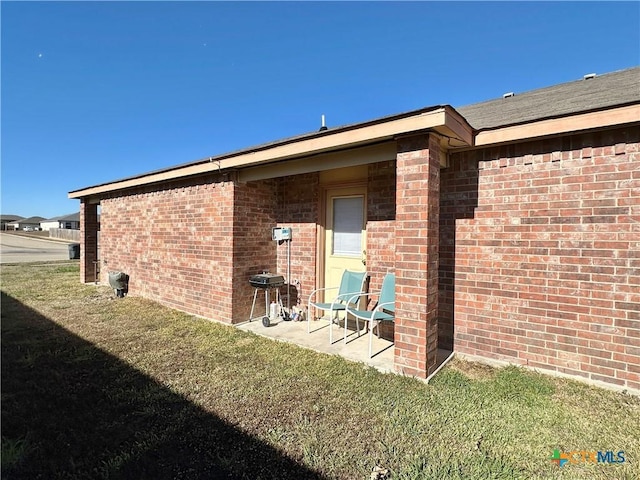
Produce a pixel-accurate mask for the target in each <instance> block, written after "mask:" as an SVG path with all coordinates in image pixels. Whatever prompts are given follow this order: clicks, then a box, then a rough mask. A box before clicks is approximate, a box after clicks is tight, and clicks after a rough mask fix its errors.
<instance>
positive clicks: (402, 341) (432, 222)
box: [394, 135, 440, 378]
mask: <svg viewBox="0 0 640 480" xmlns="http://www.w3.org/2000/svg"><path fill="white" fill-rule="evenodd" d="M396 175H397V176H396V181H397V185H398V187H397V191H396V245H395V248H396V322H395V354H394V356H395V362H394V364H395V368H396V369H397V370H398V371H400V372H403V373H406V374H408V375H415V376H418V377H422V378H425V377H426V376H427V375H428V374H429V373H430V372H432V371H433V370H434V369H435V367H436V357H437V347H438V323H437V322H438V248H439V234H438V231H439V210H440V193H439V192H440V144H439V139H438V137H437V136H434V135H420V136H415V137H408V138H401V139H398V154H397V168H396Z"/></svg>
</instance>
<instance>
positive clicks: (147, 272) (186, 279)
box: [101, 181, 246, 322]
mask: <svg viewBox="0 0 640 480" xmlns="http://www.w3.org/2000/svg"><path fill="white" fill-rule="evenodd" d="M234 190H235V186H234V184H233V182H232V181H216V182H211V183H207V182H204V181H202V182H193V181H192V182H189V183H187V182H184V183H182V184H180V183H176V184H173V185H168V186H166V187H163V188H161V189H157V190H153V189H152V188H146V189H140V190H138V191H135V192H132V193H130V194H127V195H123V196H119V197H113V198H107V199H103V200H102V202H101V207H102V208H101V227H102V231H101V257H102V261H103V264H102V268H101V276H102V278H101V280H102V281H103V282H107V281H108V271H124V272H125V273H127V274H129V275H130V284H129V293H130V294H131V295H139V296H143V297H146V298H149V299H151V300H155V301H158V302H160V303H163V304H165V305H168V306H170V307H173V308H177V309H179V310H183V311H186V312H190V313H194V314H197V315H202V316H204V317H207V318H213V319H218V320H222V321H225V322H230V321H231V319H232V318H233V304H232V298H233V297H232V287H233V285H232V282H231V281H230V279H231V278H232V277H233V252H234V245H233V241H232V232H233V231H234V221H233V220H234V208H233V200H234ZM245 281H246V279H245Z"/></svg>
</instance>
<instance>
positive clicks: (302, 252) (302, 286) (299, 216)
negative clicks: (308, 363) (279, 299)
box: [274, 173, 320, 307]
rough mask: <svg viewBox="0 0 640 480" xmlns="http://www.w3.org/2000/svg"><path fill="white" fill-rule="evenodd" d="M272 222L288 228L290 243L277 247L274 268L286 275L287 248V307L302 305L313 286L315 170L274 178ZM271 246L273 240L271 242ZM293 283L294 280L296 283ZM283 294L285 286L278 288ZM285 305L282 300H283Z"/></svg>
mask: <svg viewBox="0 0 640 480" xmlns="http://www.w3.org/2000/svg"><path fill="white" fill-rule="evenodd" d="M277 182H278V183H277V209H276V224H277V225H274V226H279V227H291V228H292V229H293V240H292V241H291V244H290V245H287V243H283V244H282V245H278V246H277V258H278V260H277V261H278V268H277V271H278V272H279V273H281V274H282V275H284V276H285V279H286V275H287V248H288V247H289V246H290V247H291V272H290V273H291V278H290V280H291V282H292V283H291V285H290V286H289V292H290V294H291V306H295V305H298V306H301V307H304V306H305V305H306V302H307V299H308V298H309V295H310V294H311V292H312V291H313V290H314V289H315V288H316V283H315V282H316V257H317V254H316V252H317V223H318V217H319V213H318V208H319V201H320V198H319V195H320V187H319V185H320V183H319V175H318V173H309V174H304V175H294V176H290V177H284V178H280V179H278V180H277ZM274 245H275V242H274ZM296 281H297V283H294V282H296ZM282 292H283V294H285V293H286V288H283V289H282ZM284 304H285V306H286V299H285V300H284Z"/></svg>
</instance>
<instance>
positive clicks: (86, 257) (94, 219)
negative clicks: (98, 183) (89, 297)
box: [80, 198, 98, 283]
mask: <svg viewBox="0 0 640 480" xmlns="http://www.w3.org/2000/svg"><path fill="white" fill-rule="evenodd" d="M96 260H98V204H97V203H88V201H87V199H86V198H83V199H81V200H80V281H81V282H82V283H88V282H94V281H96V280H97V279H96V277H95V265H94V263H93V262H94V261H96Z"/></svg>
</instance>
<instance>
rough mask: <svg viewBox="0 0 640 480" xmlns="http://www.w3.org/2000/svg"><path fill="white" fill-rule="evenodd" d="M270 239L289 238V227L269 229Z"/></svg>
mask: <svg viewBox="0 0 640 480" xmlns="http://www.w3.org/2000/svg"><path fill="white" fill-rule="evenodd" d="M271 240H275V241H281V240H291V227H273V228H272V229H271Z"/></svg>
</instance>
